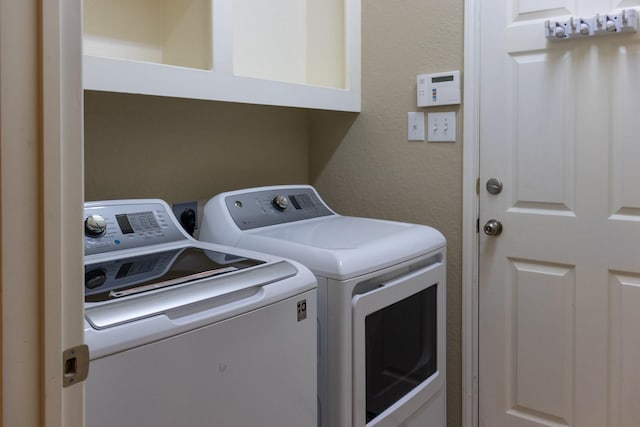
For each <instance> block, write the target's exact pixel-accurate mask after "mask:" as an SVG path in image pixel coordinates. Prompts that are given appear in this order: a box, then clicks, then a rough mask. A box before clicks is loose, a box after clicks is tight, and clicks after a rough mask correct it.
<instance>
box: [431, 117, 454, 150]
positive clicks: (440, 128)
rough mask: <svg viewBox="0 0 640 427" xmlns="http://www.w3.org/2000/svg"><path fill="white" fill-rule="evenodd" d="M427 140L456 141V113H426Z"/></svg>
mask: <svg viewBox="0 0 640 427" xmlns="http://www.w3.org/2000/svg"><path fill="white" fill-rule="evenodd" d="M427 127H428V129H429V130H428V133H427V139H428V140H429V142H456V113H455V111H452V112H447V113H428V114H427Z"/></svg>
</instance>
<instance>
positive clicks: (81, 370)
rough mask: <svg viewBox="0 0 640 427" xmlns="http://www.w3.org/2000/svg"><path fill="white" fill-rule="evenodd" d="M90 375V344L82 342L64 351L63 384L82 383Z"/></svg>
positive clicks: (64, 385) (65, 385)
mask: <svg viewBox="0 0 640 427" xmlns="http://www.w3.org/2000/svg"><path fill="white" fill-rule="evenodd" d="M88 375H89V346H87V345H86V344H81V345H78V346H76V347H72V348H69V349H67V350H65V351H64V352H63V353H62V386H63V387H69V386H71V385H74V384H76V383H81V382H82V381H84V380H86V379H87V376H88Z"/></svg>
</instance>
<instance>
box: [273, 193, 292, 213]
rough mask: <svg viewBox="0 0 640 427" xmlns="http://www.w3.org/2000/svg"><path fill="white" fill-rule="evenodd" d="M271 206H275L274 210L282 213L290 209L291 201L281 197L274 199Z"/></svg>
mask: <svg viewBox="0 0 640 427" xmlns="http://www.w3.org/2000/svg"><path fill="white" fill-rule="evenodd" d="M271 204H272V205H273V207H274V208H276V209H277V210H279V211H280V212H282V211H284V210H285V209H287V207H289V199H287V197H286V196H283V195H279V196H276V197H274V199H273V201H272V202H271Z"/></svg>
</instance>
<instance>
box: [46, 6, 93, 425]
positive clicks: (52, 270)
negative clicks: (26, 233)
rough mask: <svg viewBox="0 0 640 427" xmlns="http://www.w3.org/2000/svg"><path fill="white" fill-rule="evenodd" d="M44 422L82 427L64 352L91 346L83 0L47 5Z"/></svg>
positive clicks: (78, 392)
mask: <svg viewBox="0 0 640 427" xmlns="http://www.w3.org/2000/svg"><path fill="white" fill-rule="evenodd" d="M41 14H42V18H41V25H42V28H41V37H42V39H41V46H42V51H41V55H42V60H41V61H42V62H41V67H42V70H41V73H42V82H41V85H42V86H41V90H42V96H41V100H42V101H41V102H42V105H41V108H42V116H41V120H42V122H41V126H42V138H43V141H42V164H41V167H42V171H41V174H42V175H41V178H42V183H41V186H42V189H43V191H42V201H41V208H42V213H41V218H43V221H44V224H43V226H42V228H41V231H42V236H41V242H42V243H41V244H42V249H43V256H44V258H43V266H42V268H43V274H42V280H43V284H42V286H43V288H42V310H43V312H42V314H41V316H42V318H43V319H44V322H43V324H42V328H43V338H42V339H43V344H44V345H43V347H42V352H43V354H42V363H43V369H44V372H43V380H42V385H43V387H44V393H43V395H44V400H43V411H44V412H43V417H44V420H46V421H45V423H46V425H47V426H51V427H81V426H82V425H83V418H84V386H83V384H76V385H73V386H70V387H67V388H63V387H62V382H63V378H62V377H63V372H62V365H63V363H62V352H63V351H64V350H65V349H67V348H70V347H74V346H77V345H80V344H82V343H83V341H84V339H83V310H84V301H83V295H84V293H83V285H84V278H83V272H84V269H83V250H84V241H83V236H82V227H80V226H79V225H78V224H79V220H80V219H81V218H82V213H83V210H82V202H83V181H84V177H83V153H82V143H83V130H82V129H83V127H82V115H83V112H82V105H83V103H82V100H83V92H82V54H81V52H82V45H81V40H82V31H81V23H82V3H81V0H59V1H56V2H48V1H43V2H41Z"/></svg>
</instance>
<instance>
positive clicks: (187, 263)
mask: <svg viewBox="0 0 640 427" xmlns="http://www.w3.org/2000/svg"><path fill="white" fill-rule="evenodd" d="M84 213H85V222H84V225H85V234H86V238H85V301H86V302H85V341H86V344H87V345H88V346H89V351H90V363H89V377H88V379H87V382H86V424H87V426H90V427H112V426H123V427H124V426H135V427H176V426H185V427H187V426H188V427H209V426H216V427H255V426H270V427H283V426H296V427H297V426H305V427H315V426H316V422H317V414H316V413H317V393H316V387H317V386H316V381H317V377H316V375H317V374H316V354H317V349H316V347H317V338H316V324H317V323H316V309H315V307H316V295H317V291H316V279H315V277H314V276H313V274H312V273H311V272H310V271H309V270H308V269H306V268H305V267H303V266H302V265H300V264H298V263H296V262H295V261H288V260H284V259H282V258H279V257H276V256H272V255H265V254H259V253H255V252H252V251H248V250H242V249H237V248H229V247H225V246H222V245H217V244H208V243H202V242H198V241H197V240H194V239H193V238H191V237H190V236H188V235H187V234H186V233H185V232H184V231H183V230H182V228H181V227H180V226H179V224H178V222H177V221H176V219H175V217H174V215H173V213H172V212H171V209H170V208H169V206H168V205H167V204H166V203H165V202H163V201H161V200H121V201H107V202H91V203H86V204H85V209H84Z"/></svg>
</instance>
